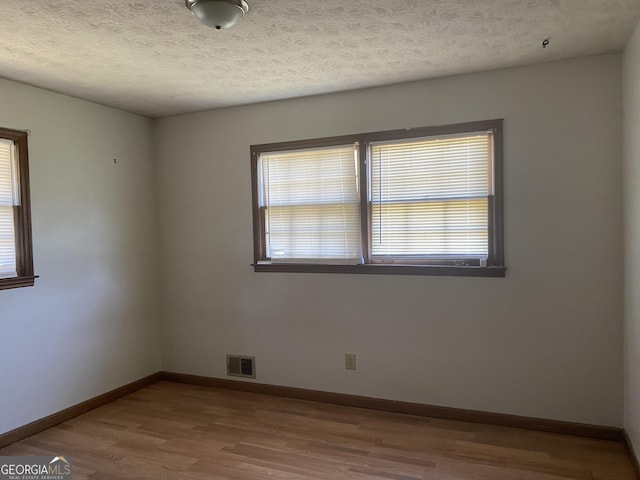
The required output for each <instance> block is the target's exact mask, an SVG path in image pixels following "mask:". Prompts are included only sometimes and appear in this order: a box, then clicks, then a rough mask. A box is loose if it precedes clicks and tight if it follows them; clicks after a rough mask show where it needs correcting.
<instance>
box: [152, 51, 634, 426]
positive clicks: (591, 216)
mask: <svg viewBox="0 0 640 480" xmlns="http://www.w3.org/2000/svg"><path fill="white" fill-rule="evenodd" d="M621 98H622V96H621V58H620V56H619V55H609V56H600V57H591V58H585V59H580V60H574V61H568V62H561V63H554V64H547V65H538V66H532V67H524V68H517V69H509V70H503V71H496V72H488V73H480V74H474V75H468V76H461V77H453V78H445V79H440V80H434V81H426V82H418V83H413V84H407V85H398V86H389V87H382V88H376V89H370V90H363V91H358V92H348V93H341V94H332V95H326V96H319V97H312V98H305V99H296V100H289V101H280V102H274V103H267V104H260V105H253V106H245V107H237V108H230V109H224V110H217V111H210V112H204V113H199V114H191V115H185V116H179V117H173V118H167V119H162V120H159V121H158V122H157V123H156V124H155V125H156V127H157V128H156V129H155V145H156V146H157V155H158V161H159V192H160V198H159V203H160V209H161V212H162V217H161V219H162V220H161V238H162V246H161V249H162V255H161V258H162V262H163V264H162V276H163V279H164V284H163V287H162V288H163V298H164V305H163V310H164V322H163V325H164V328H163V335H164V342H163V343H164V345H163V348H164V352H163V358H164V368H165V369H166V370H170V371H175V372H182V373H190V374H200V375H209V376H214V377H223V376H224V375H225V371H224V368H225V357H224V355H225V353H244V354H251V355H256V357H257V373H258V376H257V381H259V382H263V383H269V384H277V385H287V386H295V387H302V388H310V389H318V390H326V391H334V392H345V393H353V394H360V395H366V396H372V397H382V398H389V399H398V400H404V401H410V402H423V403H427V404H435V405H445V406H451V407H461V408H470V409H478V410H485V411H493V412H503V413H511V414H518V415H529V416H534V417H544V418H551V419H559V420H567V421H577V422H585V423H592V424H602V425H611V426H621V425H622V415H621V412H622V392H623V378H622V377H623V376H622V353H621V352H622V252H621V250H622V213H621V212H622V194H621V186H622V179H621V162H622V152H621V144H622V135H621V132H622V125H621V122H622V115H621V109H622V105H621ZM501 117H503V118H504V119H505V195H506V200H505V201H506V204H505V215H506V218H505V225H506V231H505V237H506V259H507V266H508V269H509V270H508V272H507V277H506V278H504V279H491V278H453V277H449V278H443V277H402V276H383V275H377V276H373V275H370V276H364V275H363V276H359V275H337V274H274V273H254V272H253V271H252V268H251V267H250V263H251V262H252V230H251V225H252V223H251V177H250V159H249V146H250V145H251V144H258V143H267V142H280V141H286V140H297V139H307V138H314V137H322V136H331V135H340V134H348V133H357V132H366V131H376V130H385V129H397V128H404V127H420V126H428V125H435V124H448V123H458V122H465V121H471V120H483V119H491V118H501ZM345 352H355V353H357V355H358V370H357V371H356V372H348V371H345V370H344V357H343V355H344V353H345Z"/></svg>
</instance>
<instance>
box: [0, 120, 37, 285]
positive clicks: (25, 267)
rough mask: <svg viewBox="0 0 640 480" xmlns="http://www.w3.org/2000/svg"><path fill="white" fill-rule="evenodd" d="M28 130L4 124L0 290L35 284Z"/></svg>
mask: <svg viewBox="0 0 640 480" xmlns="http://www.w3.org/2000/svg"><path fill="white" fill-rule="evenodd" d="M35 278H36V277H35V276H34V274H33V254H32V246H31V211H30V204H29V153H28V148H27V133H26V132H21V131H16V130H8V129H3V128H0V290H2V289H7V288H17V287H28V286H32V285H33V283H34V280H35Z"/></svg>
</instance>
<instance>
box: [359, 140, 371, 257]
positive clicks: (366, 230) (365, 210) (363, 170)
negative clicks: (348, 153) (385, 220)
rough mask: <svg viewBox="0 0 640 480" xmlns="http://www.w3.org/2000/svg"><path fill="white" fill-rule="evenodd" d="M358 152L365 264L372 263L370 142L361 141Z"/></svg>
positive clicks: (361, 234)
mask: <svg viewBox="0 0 640 480" xmlns="http://www.w3.org/2000/svg"><path fill="white" fill-rule="evenodd" d="M359 145H360V148H359V150H358V153H359V157H360V162H359V168H360V237H361V243H362V259H363V263H365V264H367V263H371V262H370V260H371V247H370V241H371V233H370V220H369V168H368V164H369V158H368V157H369V148H370V146H369V142H367V141H366V140H365V139H364V138H362V139H360V140H359Z"/></svg>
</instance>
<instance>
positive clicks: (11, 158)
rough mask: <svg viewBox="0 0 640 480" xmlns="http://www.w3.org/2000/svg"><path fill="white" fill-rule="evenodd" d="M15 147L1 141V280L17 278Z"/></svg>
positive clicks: (5, 141) (8, 142)
mask: <svg viewBox="0 0 640 480" xmlns="http://www.w3.org/2000/svg"><path fill="white" fill-rule="evenodd" d="M16 168H17V167H16V162H15V146H14V143H13V142H12V141H11V140H6V139H0V278H7V277H16V276H17V275H18V274H17V271H16V240H15V225H14V213H13V212H14V206H15V205H17V204H18V201H17V200H18V188H17V172H16Z"/></svg>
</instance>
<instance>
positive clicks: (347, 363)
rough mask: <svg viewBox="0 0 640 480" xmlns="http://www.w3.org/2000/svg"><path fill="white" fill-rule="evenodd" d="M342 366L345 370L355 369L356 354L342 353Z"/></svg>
mask: <svg viewBox="0 0 640 480" xmlns="http://www.w3.org/2000/svg"><path fill="white" fill-rule="evenodd" d="M344 368H346V369H347V370H355V369H356V354H355V353H345V354H344Z"/></svg>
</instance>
